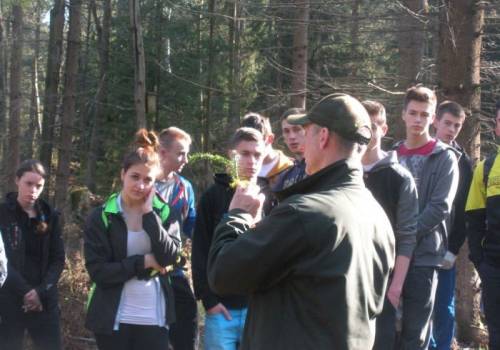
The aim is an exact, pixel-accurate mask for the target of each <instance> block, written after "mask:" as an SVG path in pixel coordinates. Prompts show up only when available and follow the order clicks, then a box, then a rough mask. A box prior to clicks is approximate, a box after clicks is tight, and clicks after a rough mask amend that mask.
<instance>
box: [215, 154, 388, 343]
mask: <svg viewBox="0 0 500 350" xmlns="http://www.w3.org/2000/svg"><path fill="white" fill-rule="evenodd" d="M279 195H280V196H281V197H282V199H283V200H282V201H281V203H280V204H279V205H278V206H277V207H275V208H274V209H273V210H272V211H271V213H270V215H269V216H267V217H265V218H264V219H263V220H262V221H261V222H260V223H258V224H257V225H256V226H255V227H253V228H251V227H250V219H251V218H250V215H249V214H248V213H246V212H244V211H243V210H240V209H234V210H231V211H230V212H229V213H228V214H227V215H226V216H225V217H224V218H223V219H222V221H221V222H220V224H219V225H218V227H217V228H216V231H215V235H214V239H213V243H212V246H211V249H210V253H209V260H208V275H209V283H210V286H211V288H212V289H213V290H214V291H215V292H216V293H218V294H220V295H225V294H248V295H249V296H250V298H249V308H248V316H247V320H246V325H245V332H244V335H243V342H242V347H241V348H242V350H248V349H252V350H253V349H255V350H265V349H273V350H276V349H311V350H312V349H314V350H318V349H320V350H321V349H336V350H344V349H350V350H354V349H358V350H367V349H371V347H372V344H373V340H374V331H375V323H374V319H375V317H376V316H377V315H378V314H379V313H380V312H381V310H382V305H383V302H384V296H385V292H386V287H387V282H388V278H389V274H390V272H391V269H392V267H393V264H394V254H395V253H394V235H393V233H392V229H391V225H390V223H389V220H388V219H387V216H386V215H385V213H384V211H383V210H382V208H381V207H380V206H379V204H378V203H377V202H376V201H375V199H374V198H373V197H372V195H371V194H370V192H369V191H368V190H367V189H366V188H365V186H364V184H363V179H362V173H361V169H360V165H358V164H355V163H349V162H347V161H345V160H344V161H339V162H337V163H335V164H332V165H330V166H329V167H327V168H324V169H322V170H321V171H319V172H317V173H316V174H314V175H312V176H310V177H308V178H306V179H304V180H302V181H300V182H298V183H296V184H295V185H293V186H291V187H288V188H287V189H286V190H284V191H283V192H282V193H279Z"/></svg>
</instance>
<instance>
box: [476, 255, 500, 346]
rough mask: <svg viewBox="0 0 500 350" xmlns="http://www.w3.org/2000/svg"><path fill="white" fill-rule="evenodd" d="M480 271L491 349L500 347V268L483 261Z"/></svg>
mask: <svg viewBox="0 0 500 350" xmlns="http://www.w3.org/2000/svg"><path fill="white" fill-rule="evenodd" d="M478 272H479V276H480V277H481V287H482V296H483V304H484V315H485V316H486V325H487V326H488V333H489V338H490V339H489V346H490V349H500V268H498V267H496V266H493V265H490V264H488V263H487V262H484V261H483V262H482V263H481V264H480V265H479V268H478Z"/></svg>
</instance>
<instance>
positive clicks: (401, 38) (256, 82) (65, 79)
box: [0, 0, 500, 349]
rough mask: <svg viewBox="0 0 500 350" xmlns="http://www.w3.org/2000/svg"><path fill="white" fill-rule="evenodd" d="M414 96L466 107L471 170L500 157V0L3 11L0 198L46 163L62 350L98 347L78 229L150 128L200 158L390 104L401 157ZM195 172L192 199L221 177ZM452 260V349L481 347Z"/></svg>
mask: <svg viewBox="0 0 500 350" xmlns="http://www.w3.org/2000/svg"><path fill="white" fill-rule="evenodd" d="M414 84H423V85H425V86H428V87H431V88H433V89H435V90H436V92H437V93H438V97H439V100H440V101H442V100H453V101H456V102H458V103H460V104H461V105H462V106H463V107H464V108H465V110H466V112H467V119H466V123H465V126H464V128H463V130H462V132H461V134H460V136H459V142H460V143H461V144H462V146H464V147H465V149H466V150H467V152H468V153H469V154H470V156H471V158H472V159H474V161H477V160H479V159H481V158H482V157H484V155H487V154H488V153H489V152H491V151H492V150H493V148H494V142H495V138H494V136H493V133H492V127H491V126H492V122H493V116H494V109H495V102H496V100H498V99H500V2H499V1H496V0H485V1H480V0H337V1H334V0H227V1H226V0H220V1H215V0H128V1H125V0H31V1H26V0H0V130H1V133H0V162H1V163H0V164H1V166H0V179H1V181H0V192H1V193H2V194H5V193H6V192H8V191H11V190H12V189H13V188H14V186H15V185H14V180H15V170H16V168H17V165H18V164H19V163H20V161H22V160H24V159H29V158H36V159H39V160H41V162H42V163H43V164H45V165H46V166H47V168H48V170H49V181H48V184H47V185H46V189H45V193H44V195H45V196H46V197H47V198H48V199H49V201H50V202H51V203H52V204H54V205H55V207H56V208H58V210H60V211H61V212H62V213H63V217H64V223H65V230H64V239H65V244H66V246H67V256H68V261H67V267H66V269H65V272H64V274H63V278H62V282H61V284H62V288H61V289H62V291H63V293H62V298H63V299H62V300H61V305H62V308H63V329H64V335H65V344H66V347H67V348H68V349H80V348H81V349H84V348H87V346H89V345H92V344H93V343H92V339H91V336H90V333H88V332H86V331H85V330H84V327H83V326H82V322H83V321H82V318H83V317H82V315H83V312H84V309H83V306H84V302H85V300H86V293H87V290H88V287H89V283H88V277H87V276H86V273H85V270H84V267H83V265H82V258H81V253H80V251H81V236H82V234H81V225H82V220H83V218H84V217H85V214H86V213H87V211H88V209H89V208H90V207H91V206H93V205H95V204H96V203H98V202H99V201H100V200H101V199H102V198H104V197H105V196H107V195H108V194H109V193H111V192H112V191H113V190H115V189H116V188H117V187H118V186H119V169H120V162H121V157H122V155H123V152H124V150H125V149H126V147H127V146H128V145H129V144H130V142H131V141H132V138H133V135H134V132H135V131H136V130H137V129H138V128H139V127H147V128H149V129H154V130H157V131H160V130H161V129H163V128H166V127H169V126H177V127H180V128H182V129H184V130H186V131H187V132H189V133H190V134H191V135H192V136H193V146H192V151H193V152H201V151H203V152H212V153H219V154H221V153H222V152H223V150H224V146H225V142H226V140H227V138H228V135H230V134H231V133H232V131H234V130H235V129H236V128H237V127H238V126H239V123H240V119H241V117H242V116H243V115H244V114H245V113H247V112H249V111H254V112H259V113H261V114H263V115H265V116H268V117H270V119H271V122H272V124H273V127H274V128H275V133H276V134H277V135H279V117H280V115H281V113H282V112H283V111H284V110H286V109H288V108H290V107H305V108H308V107H310V106H312V105H313V104H314V103H315V102H316V101H318V100H319V99H320V97H322V96H324V95H327V94H329V93H334V92H345V93H349V94H351V95H353V96H355V97H357V98H359V99H367V98H370V99H374V100H377V101H380V102H382V103H383V104H384V105H385V106H386V109H387V112H388V118H389V135H388V137H387V138H386V142H387V145H390V144H392V143H393V142H394V141H397V140H399V139H401V137H402V135H403V134H404V130H403V125H402V121H401V118H400V115H401V109H402V99H403V96H404V93H405V91H406V89H407V88H408V87H410V86H412V85H414ZM277 143H278V145H277V147H278V148H283V149H284V147H283V145H282V142H280V140H279V138H278V142H277ZM186 176H187V177H188V178H190V179H191V180H192V182H193V184H194V185H195V187H196V190H197V192H200V191H202V190H203V189H204V188H205V187H206V185H207V184H208V183H210V181H211V180H210V176H208V175H207V174H206V171H204V170H203V169H201V168H200V167H199V166H198V167H197V166H193V167H190V166H189V165H188V166H187V169H186ZM457 264H458V265H457V266H458V267H457V268H458V270H459V271H460V273H458V274H457V276H458V277H457V299H458V300H457V326H458V328H457V340H458V343H460V344H465V345H467V346H472V347H478V346H480V345H481V344H484V342H485V340H484V339H485V330H484V326H483V323H482V320H481V315H480V313H479V296H478V293H477V291H478V283H479V282H478V278H477V275H476V273H475V271H474V268H473V266H472V264H471V263H469V262H468V259H467V247H466V246H464V247H463V248H462V252H461V254H460V256H459V258H458V263H457ZM75 310H77V311H75ZM465 345H464V346H465Z"/></svg>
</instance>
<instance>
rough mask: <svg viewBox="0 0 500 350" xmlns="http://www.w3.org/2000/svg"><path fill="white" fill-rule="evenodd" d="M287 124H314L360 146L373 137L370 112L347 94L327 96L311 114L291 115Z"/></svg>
mask: <svg viewBox="0 0 500 350" xmlns="http://www.w3.org/2000/svg"><path fill="white" fill-rule="evenodd" d="M287 122H288V123H290V124H294V125H306V124H310V123H314V124H317V125H319V126H323V127H325V128H328V130H330V131H334V132H335V133H337V134H338V135H340V136H342V137H343V138H345V139H346V140H349V141H355V142H357V143H360V144H368V142H370V138H371V136H372V132H371V121H370V117H369V115H368V112H366V109H365V107H363V105H362V104H361V102H359V101H358V100H357V99H355V98H354V97H352V96H349V95H347V94H338V93H337V94H331V95H328V96H325V97H323V98H322V99H321V100H320V101H319V102H318V103H316V104H315V105H314V106H313V107H312V108H311V110H310V111H309V113H307V114H301V115H300V114H296V115H291V116H289V117H288V118H287Z"/></svg>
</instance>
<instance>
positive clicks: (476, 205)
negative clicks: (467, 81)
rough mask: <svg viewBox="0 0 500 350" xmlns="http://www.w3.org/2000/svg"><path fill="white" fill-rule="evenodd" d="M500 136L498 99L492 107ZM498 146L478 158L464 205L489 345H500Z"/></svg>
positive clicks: (495, 347)
mask: <svg viewBox="0 0 500 350" xmlns="http://www.w3.org/2000/svg"><path fill="white" fill-rule="evenodd" d="M495 135H496V136H497V138H498V137H500V101H498V102H497V104H496V110H495ZM499 154H500V153H499V152H498V150H497V151H496V152H495V153H494V154H492V155H490V156H489V157H487V158H486V159H485V160H483V161H482V162H480V163H479V164H478V165H477V166H476V169H474V175H473V177H472V183H471V186H470V189H469V195H468V197H467V205H466V209H465V211H466V219H467V223H468V229H467V231H468V232H467V235H468V236H467V237H468V242H469V249H470V255H469V258H470V260H471V261H472V262H473V263H474V266H475V267H476V269H477V271H478V272H479V276H480V277H481V288H482V297H483V304H484V314H485V316H486V317H485V318H486V325H487V326H488V335H489V347H490V349H499V348H500V305H499V303H498V300H499V299H500V209H499V208H500V205H499V204H500V193H499V190H498V184H499V183H500V160H499V158H500V157H499V156H498V155H499Z"/></svg>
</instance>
